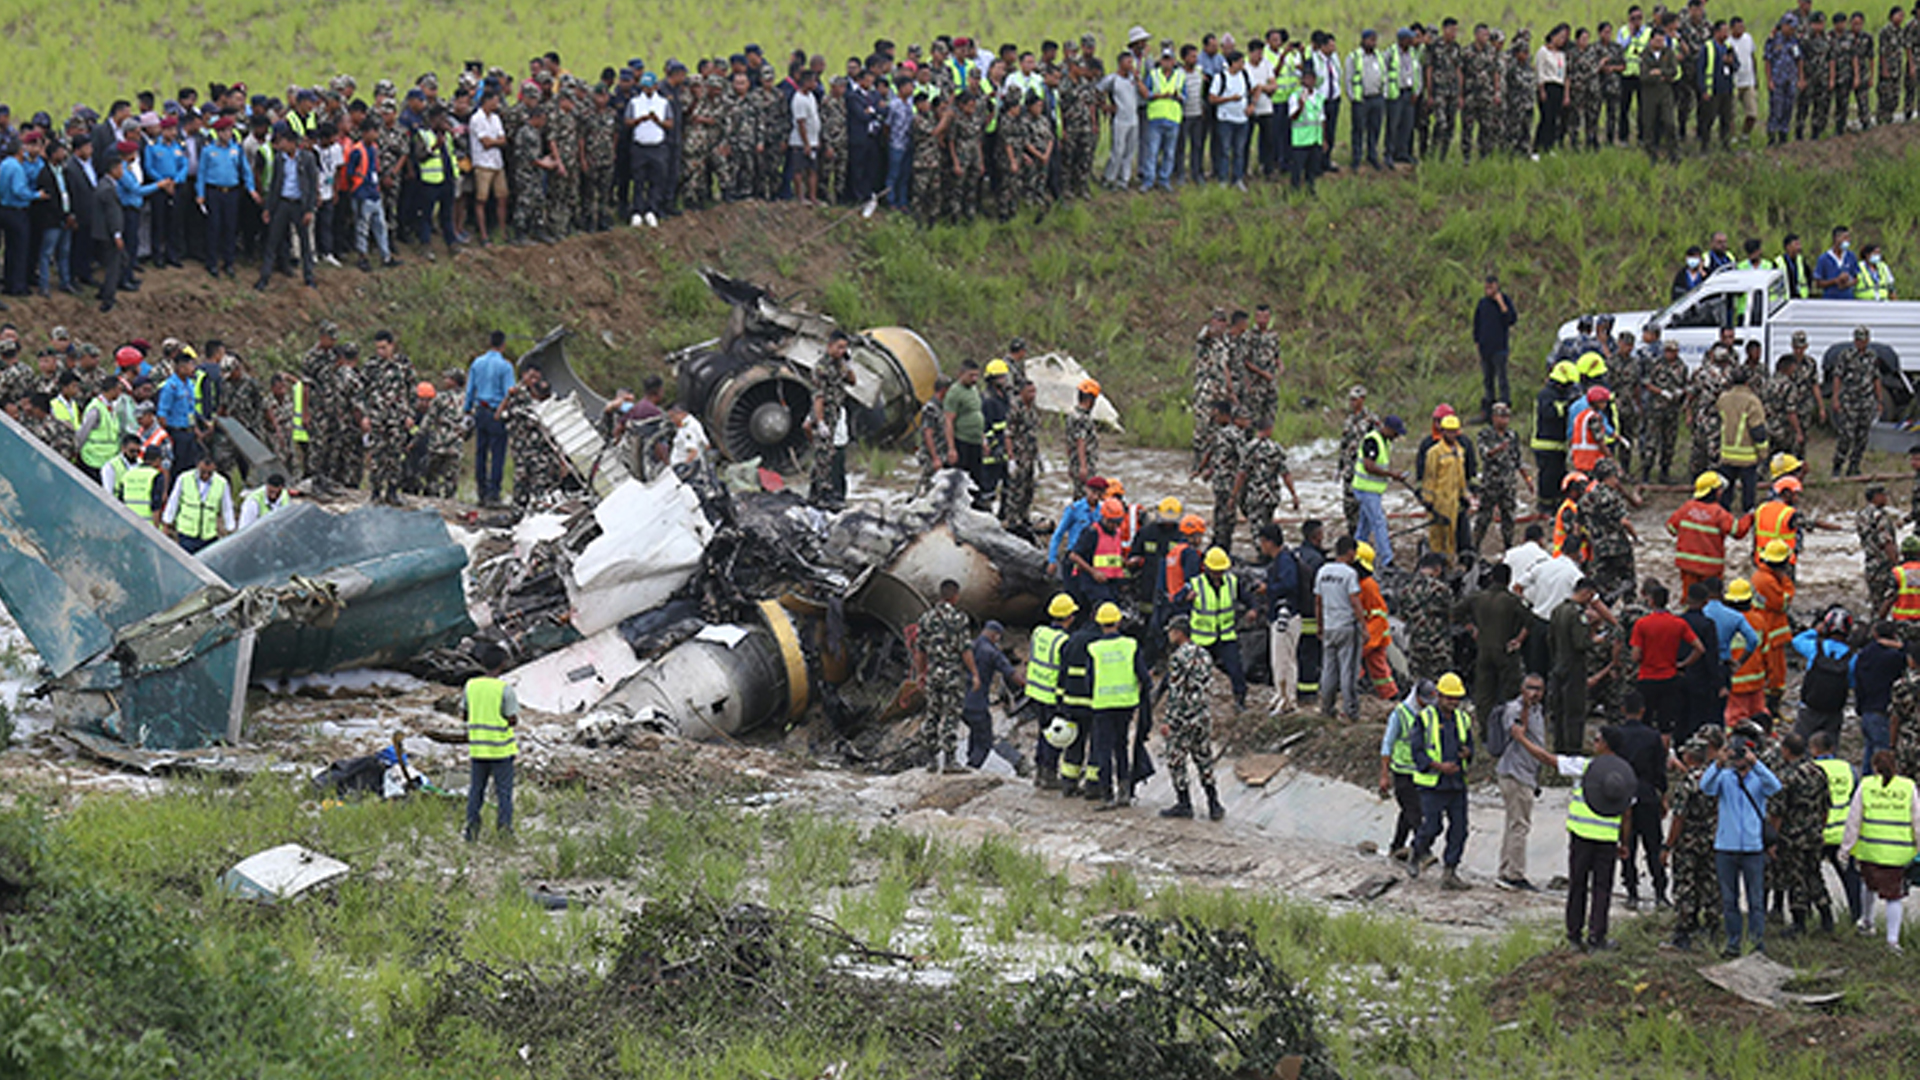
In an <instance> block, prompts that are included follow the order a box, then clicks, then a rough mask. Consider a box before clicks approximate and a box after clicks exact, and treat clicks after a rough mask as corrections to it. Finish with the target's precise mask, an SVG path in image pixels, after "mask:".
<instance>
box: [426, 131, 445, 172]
mask: <svg viewBox="0 0 1920 1080" xmlns="http://www.w3.org/2000/svg"><path fill="white" fill-rule="evenodd" d="M420 136H421V138H423V139H425V140H426V142H427V159H426V160H425V161H422V162H421V163H420V182H421V183H423V184H439V183H443V182H444V181H445V180H446V179H447V162H446V159H445V158H443V157H441V156H440V133H439V132H437V131H431V130H426V131H422V132H420Z"/></svg>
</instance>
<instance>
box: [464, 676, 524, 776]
mask: <svg viewBox="0 0 1920 1080" xmlns="http://www.w3.org/2000/svg"><path fill="white" fill-rule="evenodd" d="M506 694H507V684H506V683H504V682H502V681H500V680H499V679H489V678H478V679H468V680H467V755H468V756H469V757H471V758H472V759H473V760H475V761H497V760H499V759H501V758H510V757H512V756H514V755H515V754H517V753H519V752H520V744H519V743H518V741H516V740H515V739H514V735H513V728H512V726H511V725H509V724H508V723H507V718H506V717H504V716H502V715H501V714H500V704H501V702H502V701H503V700H505V698H506Z"/></svg>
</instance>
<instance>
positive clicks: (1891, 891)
mask: <svg viewBox="0 0 1920 1080" xmlns="http://www.w3.org/2000/svg"><path fill="white" fill-rule="evenodd" d="M1896 762H1897V759H1896V758H1895V756H1894V753H1893V751H1891V750H1878V751H1875V752H1874V755H1873V775H1872V776H1868V777H1865V778H1863V779H1862V780H1861V781H1860V784H1859V786H1858V787H1857V788H1856V789H1855V791H1854V793H1853V802H1852V803H1851V804H1850V805H1849V806H1848V807H1847V825H1846V829H1845V830H1844V831H1843V832H1842V834H1841V837H1840V854H1841V855H1842V856H1851V857H1852V858H1853V860H1854V861H1855V862H1857V863H1859V864H1860V877H1861V878H1862V879H1863V880H1864V882H1865V886H1866V888H1865V889H1864V890H1862V893H1863V895H1862V896H1861V901H1862V904H1861V911H1860V923H1859V925H1860V929H1861V931H1862V932H1863V933H1872V932H1873V897H1875V896H1878V897H1879V898H1880V899H1881V900H1884V901H1886V905H1887V947H1888V948H1890V949H1892V950H1893V951H1894V952H1896V953H1897V952H1899V951H1900V915H1901V910H1900V908H1901V901H1902V900H1904V899H1905V898H1906V895H1907V869H1908V867H1910V866H1912V865H1913V860H1914V855H1915V853H1916V850H1920V848H1917V847H1916V844H1915V838H1916V837H1920V796H1917V795H1916V794H1915V791H1914V783H1913V779H1912V778H1911V777H1906V776H1900V775H1897V774H1896V772H1895V769H1896V767H1897V765H1896ZM1867 890H1871V892H1870V893H1869V892H1867Z"/></svg>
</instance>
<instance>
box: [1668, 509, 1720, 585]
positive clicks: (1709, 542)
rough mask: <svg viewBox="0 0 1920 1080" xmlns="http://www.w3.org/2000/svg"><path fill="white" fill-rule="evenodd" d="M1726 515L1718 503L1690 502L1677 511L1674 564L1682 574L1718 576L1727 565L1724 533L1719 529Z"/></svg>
mask: <svg viewBox="0 0 1920 1080" xmlns="http://www.w3.org/2000/svg"><path fill="white" fill-rule="evenodd" d="M1716 511H1718V513H1716ZM1725 512H1726V511H1725V510H1724V509H1723V508H1722V507H1721V506H1720V504H1719V503H1716V502H1708V501H1706V500H1704V499H1690V500H1688V501H1687V503H1686V505H1684V506H1682V507H1681V508H1680V513H1679V515H1678V517H1679V522H1678V523H1677V524H1676V525H1675V532H1676V534H1677V535H1675V537H1674V540H1673V547H1674V551H1673V561H1674V564H1675V565H1676V566H1678V567H1679V568H1680V572H1681V573H1683V574H1694V575H1696V576H1699V577H1719V576H1720V574H1721V570H1722V568H1724V567H1725V566H1726V565H1727V533H1726V530H1725V529H1723V528H1721V527H1720V521H1721V520H1724V519H1721V517H1720V515H1721V514H1724V513H1725ZM1703 519H1705V520H1703Z"/></svg>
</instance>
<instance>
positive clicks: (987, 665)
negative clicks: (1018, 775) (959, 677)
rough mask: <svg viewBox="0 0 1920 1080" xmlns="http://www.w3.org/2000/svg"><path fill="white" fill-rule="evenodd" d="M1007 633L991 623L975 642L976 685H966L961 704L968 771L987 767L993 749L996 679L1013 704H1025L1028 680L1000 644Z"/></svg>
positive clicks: (974, 677)
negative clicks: (995, 678)
mask: <svg viewBox="0 0 1920 1080" xmlns="http://www.w3.org/2000/svg"><path fill="white" fill-rule="evenodd" d="M1006 632H1007V628H1006V627H1004V626H1002V625H1000V623H998V622H996V621H993V620H988V622H987V625H986V626H984V627H982V628H981V630H980V636H979V637H977V638H975V639H973V681H972V682H971V683H969V684H968V685H967V696H966V697H965V698H963V699H961V702H960V719H961V720H962V721H963V722H965V724H966V725H967V768H969V769H977V768H979V767H980V766H982V765H984V764H986V763H987V754H988V752H989V751H991V750H992V749H993V714H992V712H991V711H990V710H991V700H992V694H993V678H994V676H996V675H998V676H999V677H1000V683H1001V685H1002V686H1005V687H1006V689H1007V694H1008V696H1009V697H1010V698H1011V699H1012V700H1013V701H1015V702H1019V701H1022V700H1024V699H1023V697H1022V695H1021V692H1022V691H1024V690H1025V689H1026V688H1027V680H1026V679H1024V678H1022V677H1021V675H1020V673H1019V672H1017V671H1015V670H1014V669H1013V664H1012V662H1011V661H1009V660H1008V659H1007V654H1006V653H1004V652H1001V651H1000V641H1001V638H1002V637H1004V636H1005V635H1006Z"/></svg>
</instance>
